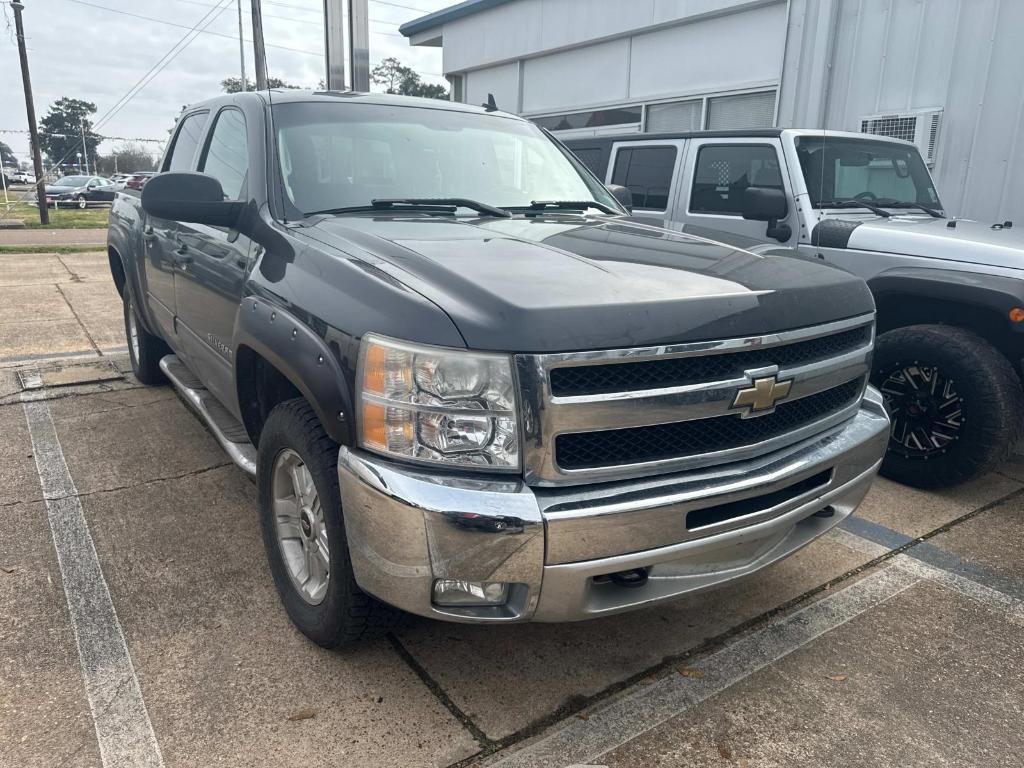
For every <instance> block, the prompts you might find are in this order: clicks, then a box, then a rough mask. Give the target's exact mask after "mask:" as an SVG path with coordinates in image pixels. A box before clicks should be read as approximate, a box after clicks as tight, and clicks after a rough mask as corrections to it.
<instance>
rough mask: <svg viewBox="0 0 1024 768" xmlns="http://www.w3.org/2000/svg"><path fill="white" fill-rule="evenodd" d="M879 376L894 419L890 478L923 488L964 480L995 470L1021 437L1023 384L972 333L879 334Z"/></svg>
mask: <svg viewBox="0 0 1024 768" xmlns="http://www.w3.org/2000/svg"><path fill="white" fill-rule="evenodd" d="M873 371H874V372H873V374H872V383H873V384H874V385H875V386H876V387H878V388H879V389H880V390H881V391H882V394H883V395H884V397H885V404H886V410H888V411H889V415H890V418H892V422H893V424H892V432H891V434H890V438H889V447H888V450H887V452H886V455H885V460H884V461H883V463H882V469H881V473H882V474H883V475H884V476H885V477H888V478H890V479H892V480H895V481H897V482H900V483H905V484H906V485H912V486H915V487H918V488H939V487H943V486H948V485H953V484H955V483H960V482H963V481H965V480H969V479H970V478H973V477H977V476H978V475H981V474H984V473H986V472H989V471H991V470H993V469H995V468H996V467H997V466H998V465H999V464H1000V463H1001V462H1002V461H1004V460H1005V459H1006V458H1007V456H1008V455H1009V453H1010V451H1011V450H1012V449H1013V447H1014V445H1015V444H1016V442H1017V440H1018V439H1019V438H1020V435H1021V428H1022V420H1024V392H1022V390H1021V383H1020V379H1019V378H1018V377H1017V375H1016V373H1015V372H1014V370H1013V366H1011V365H1010V362H1009V361H1008V360H1007V359H1006V358H1005V357H1004V356H1003V355H1002V354H1001V353H1000V352H999V351H998V350H996V349H995V348H994V347H993V346H992V345H991V344H989V343H988V342H987V341H985V339H983V338H982V337H981V336H979V335H978V334H976V333H974V332H973V331H968V330H966V329H964V328H956V327H952V326H943V325H914V326H908V327H906V328H898V329H896V330H893V331H889V332H888V333H885V334H882V335H881V336H879V337H878V340H877V343H876V345H875V356H874V368H873Z"/></svg>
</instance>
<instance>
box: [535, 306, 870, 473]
mask: <svg viewBox="0 0 1024 768" xmlns="http://www.w3.org/2000/svg"><path fill="white" fill-rule="evenodd" d="M873 341H874V316H873V315H862V316H859V317H856V318H851V319H849V320H843V321H839V322H836V323H829V324H827V325H823V326H816V327H812V328H803V329H799V330H795V331H787V332H783V333H776V334H767V335H764V336H758V337H752V338H742V339H726V340H722V341H706V342H696V343H690V344H677V345H665V346H659V347H644V348H637V349H619V350H603V351H593V352H570V353H555V354H545V355H517V356H516V366H517V369H518V375H519V380H520V387H521V390H522V403H523V411H524V446H523V449H524V469H525V474H526V479H527V482H529V483H531V484H534V485H561V484H572V483H583V482H602V481H610V480H618V479H626V478H630V477H636V476H638V475H641V474H655V473H658V472H671V471H678V470H682V469H689V468H693V467H701V466H708V465H711V464H718V463H724V462H729V461H739V460H744V459H748V458H752V457H754V456H758V455H762V454H766V453H769V452H770V451H773V450H777V449H779V448H782V447H784V446H786V445H790V444H793V443H795V442H798V441H800V440H803V439H806V438H808V437H813V436H814V435H816V434H820V433H821V432H823V431H825V430H827V429H830V428H832V427H833V426H836V425H837V424H840V423H841V422H843V421H845V420H846V419H848V418H850V417H852V416H853V415H854V414H855V413H856V412H857V408H858V407H859V403H860V398H861V396H862V394H863V391H864V386H865V384H866V381H867V375H868V372H869V368H870V360H871V350H872V344H873ZM772 375H774V376H776V378H777V379H778V380H779V381H789V382H791V385H790V389H789V393H788V396H787V397H786V398H785V399H784V400H782V401H780V402H779V403H778V404H777V405H776V407H775V409H774V410H773V411H768V412H766V413H765V415H758V414H753V413H750V412H745V411H743V410H742V409H736V408H734V406H733V403H734V401H735V399H736V394H737V392H738V391H739V390H741V389H745V388H748V387H750V386H751V385H752V382H753V381H754V379H755V378H760V377H765V376H772Z"/></svg>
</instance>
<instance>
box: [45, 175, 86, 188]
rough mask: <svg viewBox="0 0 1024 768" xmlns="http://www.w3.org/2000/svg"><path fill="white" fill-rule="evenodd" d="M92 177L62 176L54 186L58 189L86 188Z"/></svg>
mask: <svg viewBox="0 0 1024 768" xmlns="http://www.w3.org/2000/svg"><path fill="white" fill-rule="evenodd" d="M91 178H92V177H91V176H61V177H60V178H59V179H57V183H56V184H55V185H54V186H57V187H84V186H85V185H86V184H88V183H89V179H91Z"/></svg>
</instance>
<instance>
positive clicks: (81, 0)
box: [66, 0, 323, 57]
mask: <svg viewBox="0 0 1024 768" xmlns="http://www.w3.org/2000/svg"><path fill="white" fill-rule="evenodd" d="M66 2H69V3H75V4H76V5H84V6H88V7H89V8H96V9H98V10H101V11H109V12H110V13H119V14H121V15H122V16H131V17H133V18H136V19H142V20H143V21H152V22H155V23H157V24H165V25H167V26H169V27H177V28H178V29H189V28H188V27H186V26H185V25H184V24H178V23H176V22H173V21H166V20H164V19H156V18H153V17H152V16H143V15H142V14H140V13H132V12H131V11H122V10H119V9H117V8H108V7H107V6H105V5H96V4H95V3H90V2H87V0H66ZM222 10H223V9H222ZM198 31H199V32H201V33H202V34H205V35H214V36H215V37H226V38H227V39H228V40H237V39H238V38H237V37H235V35H229V34H226V33H224V32H214V31H212V30H209V29H201V30H198ZM246 42H247V43H251V42H252V40H248V39H247V40H246ZM267 48H279V49H281V50H283V51H293V52H294V53H304V54H306V55H307V56H317V57H321V56H323V53H322V52H320V51H307V50H304V49H302V48H291V47H290V46H287V45H275V44H273V43H267Z"/></svg>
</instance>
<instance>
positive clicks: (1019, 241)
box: [819, 216, 1024, 269]
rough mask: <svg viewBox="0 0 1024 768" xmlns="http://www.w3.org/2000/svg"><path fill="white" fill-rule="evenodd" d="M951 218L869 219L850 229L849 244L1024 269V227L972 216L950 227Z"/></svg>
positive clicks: (898, 217)
mask: <svg viewBox="0 0 1024 768" xmlns="http://www.w3.org/2000/svg"><path fill="white" fill-rule="evenodd" d="M951 221H954V219H934V218H932V217H930V216H929V217H927V218H925V217H921V216H891V217H890V218H888V219H869V220H866V221H862V222H861V223H860V224H859V225H857V226H856V227H855V228H854V229H853V230H852V231H851V232H850V234H849V238H850V239H849V242H848V244H847V247H848V248H855V249H857V250H862V251H879V252H883V253H900V254H905V255H907V256H927V257H930V258H933V259H949V260H951V261H966V262H971V263H973V264H982V265H986V266H993V267H1007V268H1010V269H1024V227H1005V228H1004V227H1002V226H1001V225H996V228H993V225H991V224H984V223H982V222H979V221H970V220H969V219H955V221H956V226H955V227H950V226H948V225H949V223H950V222H951ZM851 223H852V222H851ZM819 226H820V225H819Z"/></svg>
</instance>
